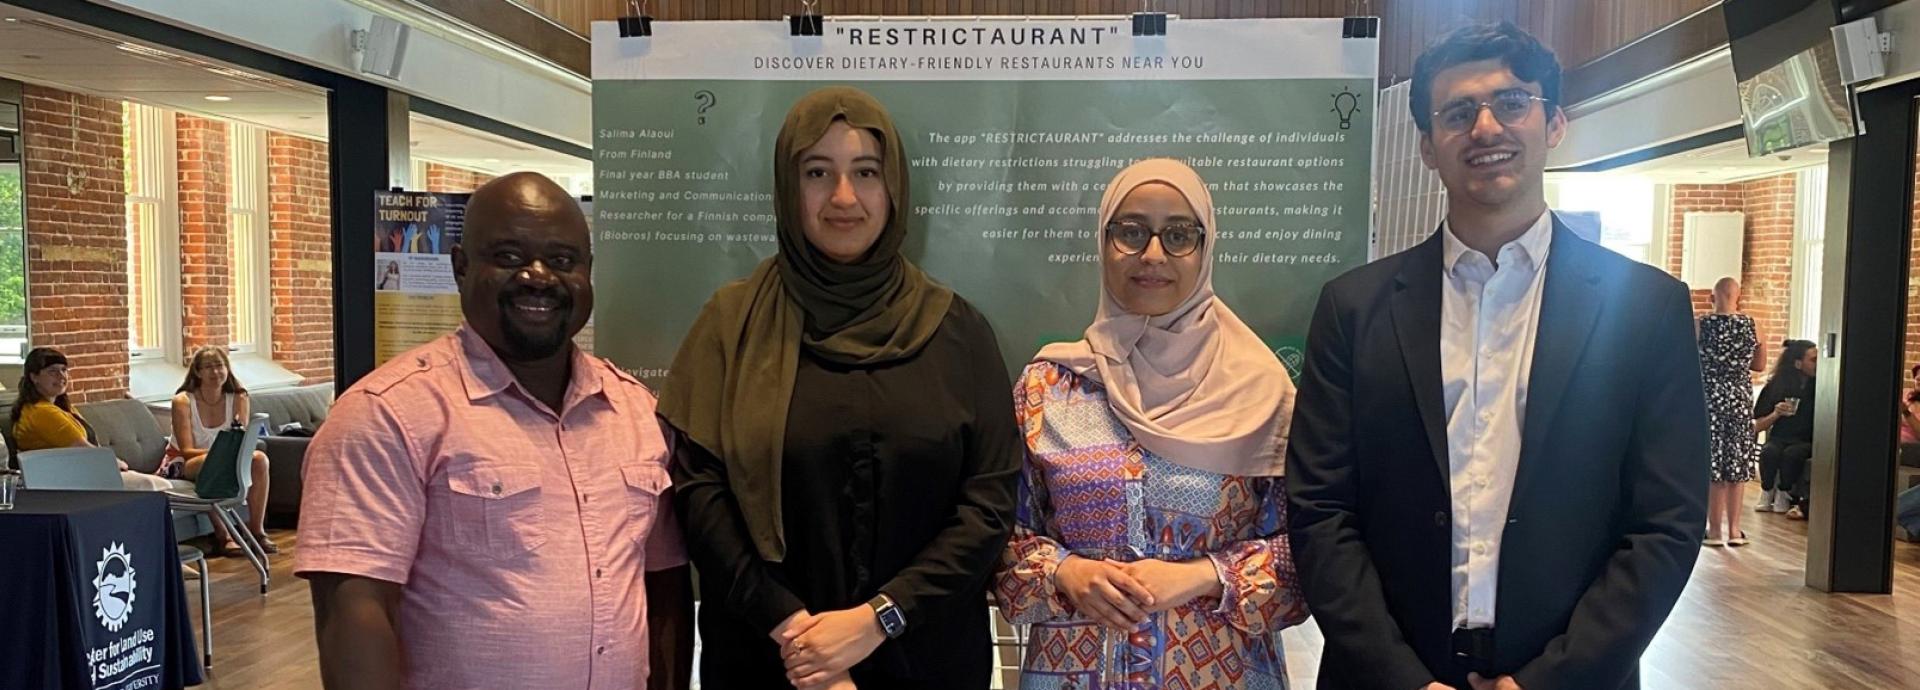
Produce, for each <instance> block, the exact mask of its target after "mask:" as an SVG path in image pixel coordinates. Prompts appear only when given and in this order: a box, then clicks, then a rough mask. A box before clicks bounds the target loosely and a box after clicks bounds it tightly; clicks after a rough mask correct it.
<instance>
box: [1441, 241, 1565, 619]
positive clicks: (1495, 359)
mask: <svg viewBox="0 0 1920 690" xmlns="http://www.w3.org/2000/svg"><path fill="white" fill-rule="evenodd" d="M1552 215H1553V214H1552V213H1544V214H1541V216H1540V219H1539V220H1537V221H1534V223H1533V227H1532V228H1529V229H1528V230H1527V232H1526V234H1523V235H1521V236H1520V238H1519V239H1516V240H1514V241H1512V242H1509V243H1507V245H1506V246H1504V247H1501V248H1500V251H1499V253H1498V256H1499V265H1498V267H1497V268H1496V267H1495V264H1494V262H1493V261H1491V260H1489V259H1488V258H1487V256H1486V255H1485V254H1481V253H1480V252H1478V251H1475V250H1474V249H1472V248H1470V247H1468V246H1467V245H1466V244H1464V243H1462V242H1461V241H1460V239H1459V238H1458V237H1455V236H1454V234H1453V228H1452V226H1451V224H1448V225H1443V226H1441V230H1440V232H1441V233H1442V234H1443V235H1444V236H1445V237H1444V239H1443V240H1442V241H1443V242H1444V244H1445V254H1444V262H1445V263H1443V264H1442V268H1443V269H1444V270H1443V273H1442V275H1441V294H1442V298H1441V302H1440V305H1441V306H1440V319H1441V321H1440V379H1441V388H1442V390H1443V391H1444V394H1445V399H1446V411H1447V464H1448V467H1449V468H1450V469H1451V480H1450V487H1451V490H1452V497H1453V623H1454V627H1456V628H1486V627H1492V626H1493V624H1494V621H1493V614H1494V601H1493V600H1494V593H1495V592H1496V591H1498V590H1497V585H1498V580H1499V575H1500V536H1501V534H1502V533H1503V532H1504V531H1505V530H1506V523H1507V507H1508V505H1509V503H1510V502H1511V500H1512V498H1513V478H1514V473H1515V472H1516V471H1517V470H1518V469H1519V467H1520V438H1521V429H1522V428H1523V425H1524V424H1525V423H1526V419H1525V415H1526V407H1527V378H1528V376H1529V374H1531V372H1532V369H1533V344H1534V341H1535V339H1536V338H1535V334H1536V332H1537V331H1538V325H1539V323H1540V300H1541V297H1540V296H1541V292H1542V288H1541V284H1542V283H1544V282H1546V281H1545V279H1546V275H1547V272H1546V270H1545V269H1546V265H1547V252H1548V251H1549V250H1550V249H1551V246H1552V244H1553V221H1552Z"/></svg>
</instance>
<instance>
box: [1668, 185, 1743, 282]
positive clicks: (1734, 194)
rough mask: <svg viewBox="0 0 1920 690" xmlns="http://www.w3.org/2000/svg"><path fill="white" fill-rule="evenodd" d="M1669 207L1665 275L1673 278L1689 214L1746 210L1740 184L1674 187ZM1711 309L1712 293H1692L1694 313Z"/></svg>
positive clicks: (1678, 273)
mask: <svg viewBox="0 0 1920 690" xmlns="http://www.w3.org/2000/svg"><path fill="white" fill-rule="evenodd" d="M1671 206H1672V216H1671V217H1670V218H1669V219H1668V225H1667V228H1668V232H1667V272H1668V273H1671V274H1673V275H1674V276H1679V275H1680V270H1681V268H1680V267H1681V259H1682V258H1683V257H1684V256H1685V248H1686V246H1687V245H1686V234H1687V233H1686V228H1687V214H1688V213H1694V212H1712V213H1721V212H1727V211H1742V212H1744V211H1746V210H1747V207H1746V201H1745V200H1744V199H1742V198H1741V190H1740V185H1737V184H1677V185H1674V186H1673V203H1672V204H1671ZM1740 282H1741V283H1742V284H1743V285H1744V284H1745V283H1746V279H1745V278H1744V277H1742V278H1741V281H1740ZM1712 310H1713V293H1712V291H1710V290H1694V291H1693V311H1694V313H1696V314H1704V313H1706V312H1709V311H1712Z"/></svg>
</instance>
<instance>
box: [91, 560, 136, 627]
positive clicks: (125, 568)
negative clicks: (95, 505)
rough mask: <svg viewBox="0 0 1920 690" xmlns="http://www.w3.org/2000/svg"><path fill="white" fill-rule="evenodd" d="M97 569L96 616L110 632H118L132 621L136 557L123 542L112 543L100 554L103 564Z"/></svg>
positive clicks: (94, 611)
mask: <svg viewBox="0 0 1920 690" xmlns="http://www.w3.org/2000/svg"><path fill="white" fill-rule="evenodd" d="M95 567H96V574H95V575H94V577H93V615H94V616H96V617H98V618H99V619H100V624H101V625H104V626H107V630H108V631H109V632H119V631H120V626H123V625H126V624H127V619H129V618H132V617H133V590H134V588H135V587H136V586H137V583H135V582H134V579H133V556H131V555H128V554H127V547H125V546H122V545H121V544H120V542H112V543H109V544H108V545H107V548H104V549H101V550H100V563H99V564H98V565H96V566H95Z"/></svg>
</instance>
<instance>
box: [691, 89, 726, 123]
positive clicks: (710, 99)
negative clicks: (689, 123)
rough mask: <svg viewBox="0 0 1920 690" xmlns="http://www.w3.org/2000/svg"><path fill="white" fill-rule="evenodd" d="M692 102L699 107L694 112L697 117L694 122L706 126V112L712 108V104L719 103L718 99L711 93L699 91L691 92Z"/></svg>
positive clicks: (704, 90)
mask: <svg viewBox="0 0 1920 690" xmlns="http://www.w3.org/2000/svg"><path fill="white" fill-rule="evenodd" d="M693 102H695V103H699V104H700V107H699V108H698V109H696V110H695V111H694V113H695V115H697V117H696V118H695V120H696V122H697V123H698V124H702V125H704V124H707V111H708V110H711V109H712V108H713V104H715V103H718V102H720V99H719V98H718V97H716V96H714V95H713V92H712V91H708V90H706V89H701V90H699V91H695V92H693Z"/></svg>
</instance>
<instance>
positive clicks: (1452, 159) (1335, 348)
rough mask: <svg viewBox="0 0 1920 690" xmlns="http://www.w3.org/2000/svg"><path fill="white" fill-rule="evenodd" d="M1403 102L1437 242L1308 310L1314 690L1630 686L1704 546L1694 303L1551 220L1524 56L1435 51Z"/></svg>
mask: <svg viewBox="0 0 1920 690" xmlns="http://www.w3.org/2000/svg"><path fill="white" fill-rule="evenodd" d="M1410 100H1411V110H1412V114H1413V119H1414V122H1415V124H1416V125H1417V126H1418V127H1419V128H1420V131H1421V136H1420V153H1421V158H1422V159H1423V160H1424V161H1425V162H1426V164H1427V165H1428V167H1431V168H1433V169H1434V170H1435V171H1437V172H1438V173H1439V176H1440V179H1441V181H1442V182H1443V183H1444V184H1445V185H1446V188H1447V217H1446V220H1445V222H1443V223H1442V224H1441V226H1440V227H1439V229H1438V230H1437V231H1436V232H1434V234H1433V237H1432V238H1430V239H1428V240H1427V241H1426V242H1423V243H1421V244H1420V245H1419V246H1417V247H1415V248H1413V249H1410V250H1408V251H1406V252H1402V253H1400V254H1397V255H1394V256H1390V257H1387V258H1385V259H1381V260H1379V261H1375V262H1373V263H1370V264H1367V265H1365V266H1362V267H1360V268H1356V269H1354V270H1352V271H1349V272H1347V273H1346V274H1345V275H1342V276H1340V277H1339V278H1335V279H1334V280H1333V281H1331V282H1329V283H1327V285H1326V287H1325V288H1324V289H1323V290H1322V291H1321V294H1320V303H1319V306H1317V307H1316V308H1315V309H1314V315H1313V323H1312V326H1311V327H1310V329H1309V331H1308V335H1307V358H1306V367H1305V369H1304V371H1303V372H1302V374H1301V376H1300V397H1299V404H1298V406H1297V407H1296V408H1295V412H1294V421H1293V428H1292V434H1291V438H1290V441H1289V443H1288V446H1287V474H1286V476H1287V492H1288V494H1289V503H1288V505H1287V514H1288V520H1289V522H1290V523H1291V529H1292V531H1291V533H1290V535H1289V537H1290V538H1291V540H1292V541H1291V543H1292V546H1293V551H1294V558H1295V560H1294V563H1295V566H1296V567H1297V568H1299V571H1300V576H1301V584H1302V587H1303V589H1304V590H1305V591H1306V595H1307V603H1308V605H1309V607H1311V609H1312V611H1313V617H1314V620H1315V621H1317V622H1318V623H1319V626H1320V630H1321V631H1322V632H1323V633H1324V634H1325V635H1326V640H1327V643H1326V649H1325V651H1324V652H1323V653H1322V654H1321V657H1320V660H1321V661H1320V675H1319V683H1320V687H1321V688H1323V689H1327V690H1333V689H1342V688H1366V689H1368V690H1374V689H1378V690H1416V689H1418V688H1422V687H1425V688H1455V689H1457V690H1466V688H1468V687H1469V686H1471V687H1472V688H1473V690H1515V689H1516V688H1535V689H1540V688H1569V687H1577V688H1593V689H1596V690H1620V689H1622V688H1637V687H1639V667H1640V664H1639V660H1640V655H1641V653H1642V652H1643V651H1645V650H1646V647H1647V644H1648V643H1649V642H1650V641H1651V640H1652V639H1653V636H1654V633H1656V632H1657V631H1659V629H1660V626H1661V624H1662V623H1664V622H1665V621H1666V618H1667V614H1668V613H1669V612H1671V611H1672V609H1673V605H1674V602H1675V601H1676V600H1678V599H1679V597H1680V592H1681V590H1682V589H1684V588H1685V587H1686V583H1687V578H1688V577H1689V576H1690V575H1691V574H1692V571H1693V564H1694V561H1695V560H1696V559H1697V558H1698V557H1699V554H1700V539H1701V531H1702V530H1701V526H1702V525H1703V524H1705V523H1706V512H1707V511H1706V503H1707V470H1708V468H1707V464H1708V463H1707V402H1706V398H1705V394H1704V391H1703V389H1702V385H1701V378H1700V356H1699V352H1698V348H1697V347H1696V346H1695V337H1694V333H1693V307H1692V300H1691V299H1690V298H1689V296H1688V294H1687V288H1686V286H1685V285H1684V284H1681V283H1680V282H1679V281H1677V280H1675V279H1674V278H1673V277H1672V276H1669V275H1667V274H1665V273H1663V272H1661V271H1660V270H1659V269H1656V268H1653V267H1651V266H1647V265H1645V264H1641V263H1638V262H1635V261H1633V260H1630V259H1627V258H1625V257H1622V256H1620V255H1619V254H1616V253H1614V252H1611V251H1608V250H1607V249H1605V248H1603V247H1600V246H1599V245H1596V244H1594V243H1592V242H1589V241H1586V240H1583V239H1581V238H1579V237H1578V236H1576V235H1574V234H1573V231H1572V230H1569V229H1568V228H1567V227H1566V226H1565V225H1564V224H1562V223H1560V222H1559V221H1558V220H1557V219H1555V218H1554V216H1553V214H1552V213H1551V212H1549V211H1548V209H1547V203H1546V198H1545V194H1544V190H1543V187H1544V183H1543V178H1544V170H1545V167H1546V159H1547V152H1548V150H1549V149H1551V148H1553V147H1555V146H1557V145H1558V144H1559V143H1560V141H1561V139H1562V137H1564V136H1565V135H1566V131H1567V120H1566V115H1565V113H1564V112H1562V110H1561V108H1560V66H1559V63H1558V61H1557V60H1556V59H1555V58H1554V56H1553V53H1552V52H1551V51H1548V50H1547V49H1546V48H1545V47H1544V46H1542V45H1540V42H1539V41H1537V40H1535V39H1534V38H1533V37H1532V36H1529V35H1527V34H1526V32H1524V31H1521V30H1520V29H1518V28H1516V27H1514V26H1513V25H1512V24H1505V23H1503V24H1499V25H1481V26H1471V27H1466V28H1463V29H1460V30H1457V31H1455V32H1453V33H1451V34H1448V35H1447V36H1445V37H1443V38H1441V39H1440V41H1439V42H1438V43H1436V44H1435V45H1434V47H1432V48H1430V49H1428V50H1427V52H1425V53H1424V54H1422V55H1421V56H1420V58H1419V59H1418V60H1417V61H1416V62H1415V63H1414V70H1413V86H1412V93H1411V98H1410Z"/></svg>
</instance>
